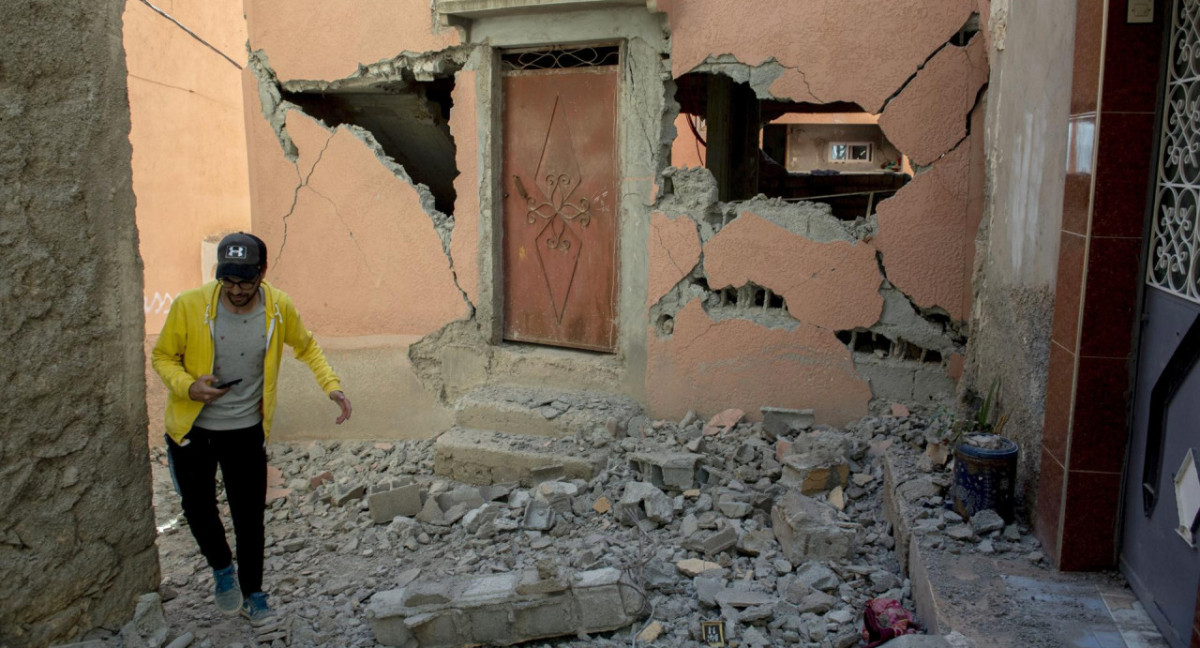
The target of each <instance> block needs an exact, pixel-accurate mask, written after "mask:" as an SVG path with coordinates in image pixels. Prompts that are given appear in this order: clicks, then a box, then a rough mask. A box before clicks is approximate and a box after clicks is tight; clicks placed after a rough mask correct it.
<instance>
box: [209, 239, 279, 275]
mask: <svg viewBox="0 0 1200 648" xmlns="http://www.w3.org/2000/svg"><path fill="white" fill-rule="evenodd" d="M266 267H267V244H266V243H263V240H262V239H260V238H258V237H257V236H255V235H253V234H247V233H245V232H236V233H234V234H230V235H228V236H226V237H225V238H223V239H221V242H220V243H218V244H217V279H222V278H225V277H237V278H238V279H253V278H255V277H257V276H258V275H259V273H260V272H262V271H263V269H264V268H266Z"/></svg>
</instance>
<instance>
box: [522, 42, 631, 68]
mask: <svg viewBox="0 0 1200 648" xmlns="http://www.w3.org/2000/svg"><path fill="white" fill-rule="evenodd" d="M620 61H621V49H620V48H619V47H617V46H616V45H609V46H605V47H577V48H573V49H549V50H537V51H528V52H508V53H506V54H503V55H502V56H501V57H500V66H501V69H502V70H503V71H505V72H519V71H527V70H563V69H567V68H588V67H604V66H609V65H616V64H617V63H619V62H620Z"/></svg>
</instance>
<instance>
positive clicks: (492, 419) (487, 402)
mask: <svg viewBox="0 0 1200 648" xmlns="http://www.w3.org/2000/svg"><path fill="white" fill-rule="evenodd" d="M641 413H642V408H641V406H640V405H638V403H637V402H636V401H634V400H633V399H632V398H629V397H628V396H620V395H617V394H605V393H599V392H574V391H565V390H556V389H548V388H540V387H521V386H508V385H503V386H501V385H492V386H486V387H478V388H475V389H472V390H471V391H469V392H467V393H466V394H464V395H463V397H462V398H460V399H459V401H458V403H457V404H456V405H455V408H454V425H455V426H456V427H460V428H467V429H477V430H496V431H497V432H507V433H509V434H518V435H525V436H540V437H567V436H574V435H575V434H576V433H577V432H580V431H583V432H590V431H591V430H592V429H593V428H595V427H598V426H599V427H605V426H610V425H616V426H619V427H622V428H623V427H624V426H625V425H626V424H628V422H629V419H631V418H633V417H634V416H637V415H639V414H641Z"/></svg>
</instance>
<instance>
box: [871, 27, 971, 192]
mask: <svg viewBox="0 0 1200 648" xmlns="http://www.w3.org/2000/svg"><path fill="white" fill-rule="evenodd" d="M973 20H974V21H978V20H979V12H975V13H972V14H971V15H970V16H969V17H968V18H967V21H966V22H965V23H963V27H964V28H965V27H966V26H967V25H969V24H971V22H972V21H973ZM961 31H962V29H960V30H959V32H961ZM959 32H955V35H958V33H959ZM953 38H954V36H951V39H953ZM968 44H969V42H968ZM947 47H963V48H966V45H955V44H954V41H953V40H947V41H946V42H945V43H942V44H941V45H939V46H938V47H937V49H935V50H933V52H931V53H930V54H929V56H926V57H925V60H924V61H921V64H920V65H918V66H917V69H916V70H915V71H914V72H913V73H912V75H911V76H909V77H908V78H907V79H905V80H904V83H901V84H900V87H899V88H897V89H896V91H895V92H893V93H892V95H891V96H890V97H888V98H887V99H886V100H884V102H883V105H882V107H880V108H879V114H881V115H882V114H883V113H884V112H886V111H887V107H888V104H890V103H892V100H893V99H895V98H896V97H898V96H900V93H902V92H904V89H905V88H907V87H908V86H909V85H910V84H911V83H912V82H913V80H914V79H916V78H917V75H918V74H920V73H921V70H924V69H925V66H926V65H929V62H930V61H932V60H933V57H935V56H937V55H938V54H940V53H941V52H942V50H944V49H946V48H947ZM983 85H984V88H986V87H987V83H984V84H983ZM980 92H983V88H981V89H980ZM968 123H969V122H968ZM914 171H915V169H914Z"/></svg>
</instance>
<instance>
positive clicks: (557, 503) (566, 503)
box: [533, 481, 579, 513]
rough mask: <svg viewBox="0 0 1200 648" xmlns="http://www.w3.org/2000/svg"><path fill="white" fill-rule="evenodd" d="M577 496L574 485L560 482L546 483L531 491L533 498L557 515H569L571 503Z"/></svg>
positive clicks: (577, 491) (577, 490) (577, 492)
mask: <svg viewBox="0 0 1200 648" xmlns="http://www.w3.org/2000/svg"><path fill="white" fill-rule="evenodd" d="M577 494H579V488H578V487H577V486H575V485H574V484H570V483H567V482H561V481H546V482H542V483H540V484H538V485H537V486H536V487H535V488H534V489H533V497H534V499H536V500H539V501H541V502H544V503H546V504H547V505H548V506H549V507H550V508H552V509H554V510H555V511H558V512H559V513H569V512H570V511H571V502H572V498H574V497H575V496H576V495H577Z"/></svg>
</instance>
